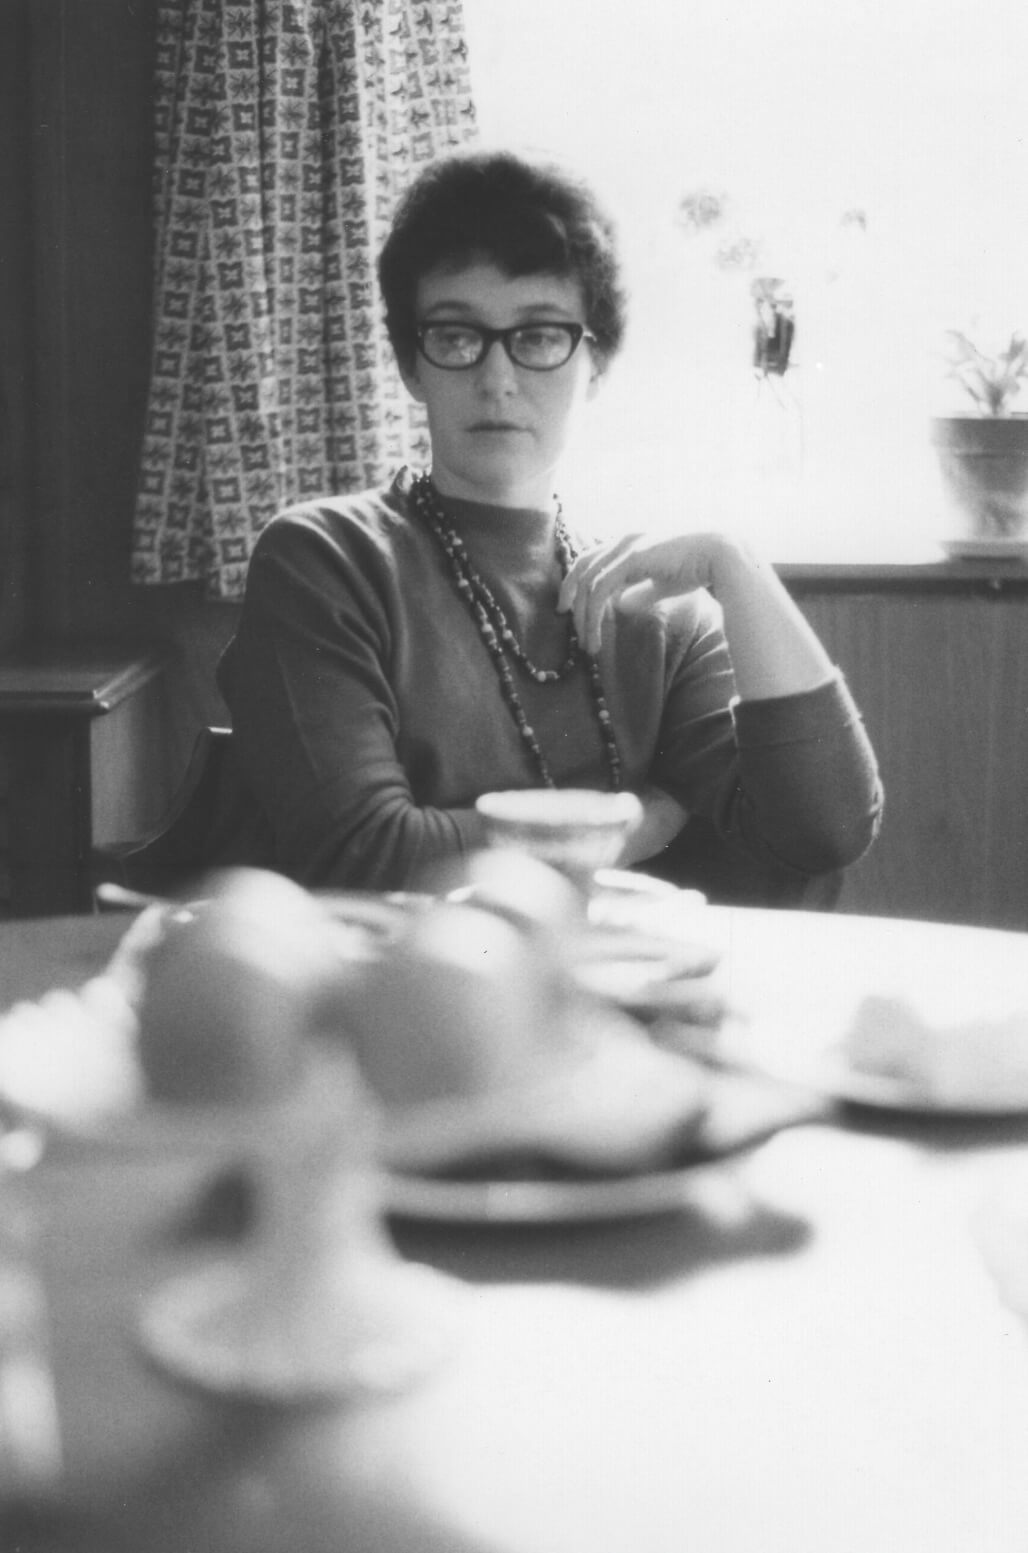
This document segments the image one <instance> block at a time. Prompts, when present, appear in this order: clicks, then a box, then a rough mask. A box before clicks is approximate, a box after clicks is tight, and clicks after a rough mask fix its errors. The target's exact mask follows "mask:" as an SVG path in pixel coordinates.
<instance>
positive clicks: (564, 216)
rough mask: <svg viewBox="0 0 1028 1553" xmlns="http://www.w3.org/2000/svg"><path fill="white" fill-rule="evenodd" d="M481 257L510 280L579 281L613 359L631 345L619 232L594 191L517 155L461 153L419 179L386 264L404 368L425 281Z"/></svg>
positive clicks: (401, 209) (599, 343)
mask: <svg viewBox="0 0 1028 1553" xmlns="http://www.w3.org/2000/svg"><path fill="white" fill-rule="evenodd" d="M478 259H485V260H486V261H488V262H490V263H492V264H495V265H496V266H497V268H498V269H500V270H502V271H503V272H504V273H505V274H507V275H510V276H523V275H536V274H547V275H560V276H571V277H573V278H574V279H575V280H577V281H578V282H579V284H580V285H581V287H582V295H583V298H584V301H585V321H586V326H587V328H588V329H589V330H590V331H591V332H592V333H593V334H594V335H595V336H596V347H595V348H596V349H597V351H598V352H599V354H600V356H601V358H602V359H603V361H606V360H608V359H609V358H610V357H611V356H613V355H614V354H615V352H616V351H617V350H618V349H619V347H620V345H621V341H622V338H623V336H624V330H625V307H626V304H625V294H624V290H623V286H622V281H621V265H620V260H619V258H618V253H617V242H616V234H615V229H614V224H613V222H612V221H611V219H610V217H609V216H608V215H607V214H606V212H605V211H604V210H602V209H601V207H600V205H599V202H598V201H597V199H596V196H595V194H594V193H593V191H592V189H591V188H590V187H589V186H588V184H586V183H584V182H583V181H582V180H580V179H578V178H576V177H574V176H572V175H571V174H569V173H567V172H565V171H563V170H562V169H561V168H558V167H556V166H555V165H553V164H552V163H549V162H541V161H540V162H531V161H528V160H527V159H526V158H524V157H522V156H519V155H515V154H514V153H513V152H511V151H481V150H476V151H458V152H455V153H453V154H451V155H448V156H445V157H442V158H440V159H439V160H438V161H435V162H432V163H430V164H429V166H428V167H426V168H425V170H424V171H423V172H422V173H421V174H420V175H419V176H418V177H417V178H416V179H415V181H414V182H413V183H412V184H411V186H410V187H409V188H408V190H407V191H406V193H405V194H404V195H403V196H402V197H401V199H400V203H399V205H398V206H397V208H396V212H395V214H394V216H393V221H392V226H391V229H390V232H389V236H388V238H387V239H386V242H385V244H384V246H383V248H382V252H381V254H380V256H379V261H378V278H379V285H380V286H381V289H382V296H383V300H384V301H385V308H386V327H387V329H388V331H389V338H390V340H391V342H392V346H393V350H394V351H395V352H396V357H397V360H398V361H399V363H400V365H401V366H402V367H404V368H405V369H408V368H410V367H411V366H412V365H413V363H414V357H415V350H416V329H417V317H416V314H415V306H416V301H417V290H418V283H419V281H420V280H422V279H423V277H424V276H425V275H427V274H429V273H430V272H431V271H432V270H434V269H436V268H438V267H440V266H443V267H452V266H457V267H462V266H464V265H466V264H471V263H474V262H475V261H476V260H478Z"/></svg>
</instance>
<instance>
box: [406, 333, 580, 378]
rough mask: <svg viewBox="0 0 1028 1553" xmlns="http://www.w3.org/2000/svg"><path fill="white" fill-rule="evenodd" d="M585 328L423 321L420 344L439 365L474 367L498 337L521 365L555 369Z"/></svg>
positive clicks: (563, 361) (538, 370) (419, 338)
mask: <svg viewBox="0 0 1028 1553" xmlns="http://www.w3.org/2000/svg"><path fill="white" fill-rule="evenodd" d="M584 333H585V330H584V329H583V327H582V325H581V324H558V323H553V324H519V325H516V326H515V327H514V328H511V329H486V328H484V327H483V326H480V325H478V324H464V323H438V324H424V325H423V326H422V327H421V328H420V329H419V331H418V343H419V344H420V346H421V350H422V352H423V354H424V355H425V357H426V358H427V359H428V360H429V361H430V362H431V363H432V364H433V366H437V367H449V368H454V369H461V368H464V367H475V366H477V365H478V363H479V362H480V361H482V360H483V359H484V357H485V355H486V353H487V352H488V350H489V348H490V347H491V346H492V345H493V343H494V342H495V341H496V340H499V341H501V342H502V344H503V348H504V350H505V351H506V352H507V355H508V356H509V357H510V359H511V361H513V362H514V363H515V364H516V365H517V366H519V367H528V368H530V369H531V370H533V371H536V372H548V371H552V370H553V368H555V367H562V366H563V365H564V363H565V362H566V361H569V360H570V358H571V356H572V355H573V354H574V352H575V349H576V347H577V345H578V343H579V341H580V340H581V338H582V336H583V334H584Z"/></svg>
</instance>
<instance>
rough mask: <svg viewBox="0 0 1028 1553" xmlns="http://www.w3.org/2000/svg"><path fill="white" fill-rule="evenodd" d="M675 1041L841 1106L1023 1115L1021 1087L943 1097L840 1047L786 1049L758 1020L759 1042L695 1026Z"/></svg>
mask: <svg viewBox="0 0 1028 1553" xmlns="http://www.w3.org/2000/svg"><path fill="white" fill-rule="evenodd" d="M680 1044H681V1047H682V1049H683V1050H684V1051H686V1052H688V1053H689V1054H690V1055H692V1056H695V1057H699V1058H700V1059H701V1060H703V1061H706V1062H709V1063H711V1064H712V1065H713V1066H715V1067H724V1068H727V1069H731V1070H734V1071H736V1072H739V1071H743V1072H747V1073H752V1074H754V1075H758V1076H760V1077H762V1078H767V1079H771V1080H773V1081H774V1082H775V1083H779V1084H787V1085H790V1086H793V1087H795V1088H797V1089H805V1090H809V1091H810V1092H811V1093H812V1094H816V1095H821V1096H823V1097H824V1098H826V1099H828V1100H835V1101H838V1102H840V1103H841V1104H844V1105H854V1106H861V1107H866V1108H869V1109H872V1110H880V1111H896V1112H907V1113H909V1114H917V1115H921V1116H925V1117H931V1116H937V1117H940V1118H943V1117H952V1118H954V1119H956V1118H965V1119H974V1118H989V1117H996V1118H999V1117H1016V1116H1028V1094H1025V1093H1024V1092H1023V1091H1022V1093H1020V1094H1014V1095H1003V1094H995V1095H985V1094H980V1095H974V1096H970V1095H969V1096H966V1097H959V1096H954V1097H950V1096H946V1097H945V1098H943V1097H940V1096H938V1095H936V1094H933V1093H932V1092H931V1090H930V1089H929V1088H928V1087H927V1086H926V1085H925V1084H923V1083H920V1082H918V1081H917V1080H916V1079H915V1078H913V1077H911V1078H905V1077H901V1076H899V1075H892V1074H885V1073H871V1072H867V1071H864V1070H862V1069H859V1068H855V1067H854V1066H853V1064H852V1063H851V1062H850V1061H849V1060H848V1058H847V1056H846V1052H845V1049H844V1048H843V1047H842V1046H841V1045H835V1046H827V1047H821V1048H818V1049H816V1050H807V1051H792V1052H790V1051H789V1042H788V1038H787V1036H786V1034H785V1033H784V1032H783V1033H781V1034H779V1035H777V1036H776V1034H775V1033H774V1031H773V1030H772V1029H771V1028H770V1027H769V1026H768V1025H766V1024H764V1023H763V1022H762V1024H761V1028H760V1039H759V1042H754V1041H752V1040H747V1038H746V1037H745V1035H743V1036H742V1037H739V1036H738V1035H737V1034H736V1035H735V1037H734V1038H730V1039H729V1040H728V1041H727V1042H726V1041H720V1042H719V1041H718V1039H717V1038H716V1037H714V1036H710V1037H705V1034H704V1032H703V1031H702V1030H701V1029H699V1028H694V1027H687V1028H685V1029H683V1031H682V1035H681V1040H680Z"/></svg>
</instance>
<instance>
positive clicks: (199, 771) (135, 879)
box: [93, 727, 273, 897]
mask: <svg viewBox="0 0 1028 1553" xmlns="http://www.w3.org/2000/svg"><path fill="white" fill-rule="evenodd" d="M272 855H273V853H272V840H271V832H270V828H269V826H268V824H267V821H266V820H265V818H264V815H263V813H262V811H261V809H260V808H259V806H258V804H257V801H256V799H255V798H254V797H253V795H252V793H251V792H250V790H249V788H248V787H247V786H246V784H245V783H244V782H243V780H242V777H241V775H240V773H239V770H238V768H237V763H236V760H235V755H234V751H233V746H232V730H231V729H230V728H215V727H211V728H203V729H202V730H201V731H200V733H199V735H198V737H197V740H196V743H195V745H194V746H193V753H192V756H191V757H190V761H189V766H188V768H187V770H186V774H185V777H184V778H183V780H182V783H181V785H180V787H179V790H178V792H177V793H176V794H175V797H174V799H173V801H172V803H171V806H170V808H169V809H168V811H167V813H166V814H165V815H164V816H163V818H162V819H161V820H160V822H159V823H158V824H157V825H156V826H155V827H154V829H153V830H152V831H150V832H149V833H148V834H147V835H145V836H142V837H140V838H139V839H137V840H134V841H128V842H119V843H116V844H114V845H112V846H106V847H98V848H96V849H95V851H94V855H93V865H94V866H93V878H94V886H95V885H97V884H100V883H113V884H117V885H121V886H122V887H123V888H124V889H128V890H135V891H139V892H140V893H142V894H152V895H161V896H169V897H181V896H183V895H186V894H188V893H189V890H190V886H191V884H192V883H193V881H195V880H196V879H198V878H199V877H201V876H202V875H203V874H204V873H206V872H208V871H209V870H210V869H214V868H230V867H244V866H247V867H254V868H267V867H271V866H273V863H272Z"/></svg>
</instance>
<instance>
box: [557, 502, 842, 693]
mask: <svg viewBox="0 0 1028 1553" xmlns="http://www.w3.org/2000/svg"><path fill="white" fill-rule="evenodd" d="M696 588H707V589H708V590H709V591H710V592H711V593H712V594H713V595H714V596H715V598H716V599H717V601H718V603H719V604H720V606H721V611H722V617H723V621H724V631H725V636H726V638H727V641H728V650H729V652H730V654H731V658H732V668H733V671H734V674H735V682H736V689H737V691H738V693H739V695H740V696H741V697H743V698H744V699H746V700H760V699H766V698H771V697H774V696H787V695H797V694H800V693H802V692H803V691H807V690H815V689H817V687H818V686H819V685H823V684H825V683H827V681H828V680H830V679H831V678H832V677H833V676H834V674H835V666H834V665H833V663H832V660H831V659H830V658H829V656H828V654H827V653H826V652H825V650H824V648H823V647H822V646H821V643H820V641H819V640H818V638H817V636H816V635H815V633H814V631H813V630H812V628H811V626H810V625H809V624H808V622H807V620H806V617H805V616H804V615H803V614H802V613H801V611H800V610H799V608H798V607H797V605H796V604H795V603H794V602H793V600H792V598H791V597H790V595H789V594H788V593H787V592H786V590H785V587H784V586H783V584H782V582H781V580H780V578H779V577H778V575H777V573H776V572H775V570H774V568H773V567H772V566H771V565H770V563H769V562H767V561H764V560H761V559H759V558H758V557H756V556H754V555H752V554H751V553H750V552H749V551H748V550H746V549H744V548H743V546H741V545H740V544H737V543H736V542H735V540H733V539H731V538H729V537H728V536H727V535H725V534H716V533H715V534H675V535H672V536H671V537H670V538H663V539H658V538H654V537H653V536H652V535H646V534H628V535H625V537H624V538H622V539H616V540H614V541H613V542H612V543H610V544H604V545H596V546H594V547H593V548H592V549H591V550H586V551H584V552H583V554H582V555H580V556H579V557H578V560H577V561H575V563H574V565H573V566H572V567H571V569H570V571H569V572H568V574H567V576H566V577H565V579H564V582H563V585H562V587H561V590H560V596H559V598H558V601H557V608H558V609H570V611H571V613H572V615H573V617H574V622H575V630H576V631H577V633H578V639H579V641H580V642H581V644H582V646H583V648H584V649H585V651H586V652H587V653H590V654H592V655H595V654H596V653H597V652H598V651H599V646H600V640H601V636H602V633H603V629H604V625H605V622H606V620H607V619H608V618H609V613H610V611H611V610H612V609H613V608H614V607H615V605H616V606H617V608H618V609H619V610H627V611H638V610H645V609H650V608H652V607H653V605H654V604H655V603H657V602H658V601H659V600H660V599H666V598H676V597H679V596H680V595H682V594H685V593H692V592H693V591H694V590H695V589H696Z"/></svg>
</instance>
